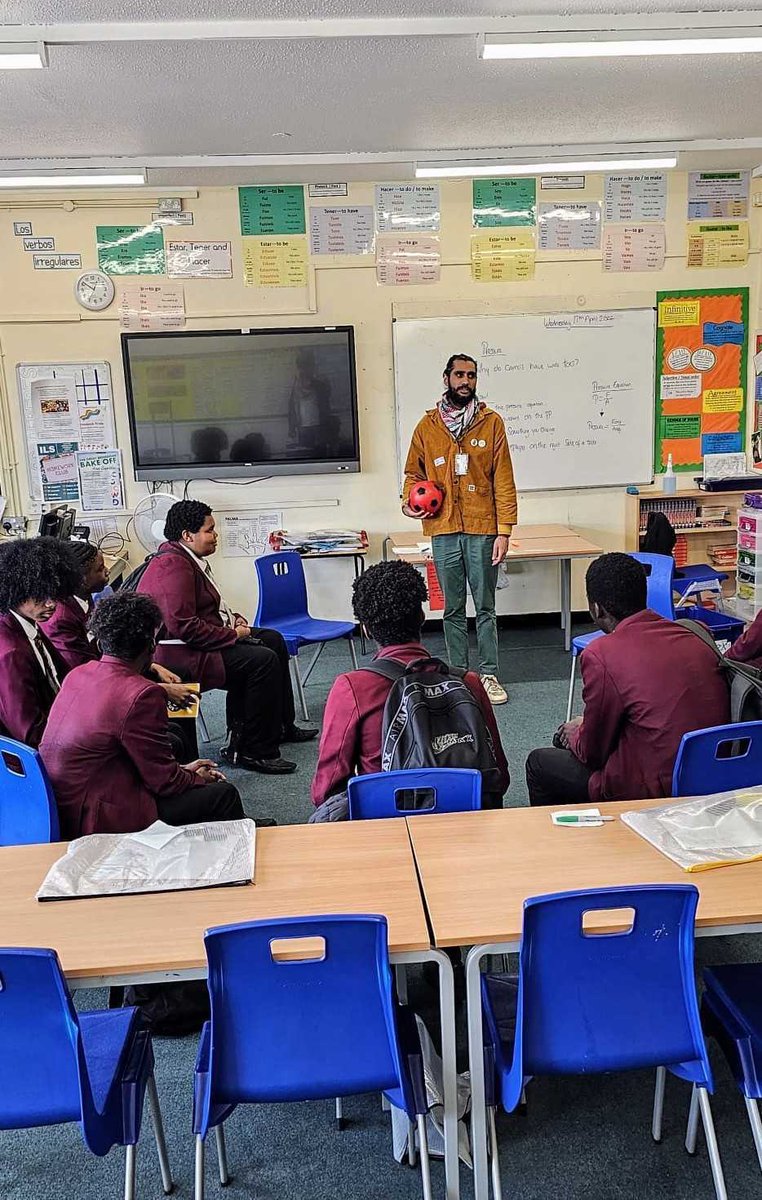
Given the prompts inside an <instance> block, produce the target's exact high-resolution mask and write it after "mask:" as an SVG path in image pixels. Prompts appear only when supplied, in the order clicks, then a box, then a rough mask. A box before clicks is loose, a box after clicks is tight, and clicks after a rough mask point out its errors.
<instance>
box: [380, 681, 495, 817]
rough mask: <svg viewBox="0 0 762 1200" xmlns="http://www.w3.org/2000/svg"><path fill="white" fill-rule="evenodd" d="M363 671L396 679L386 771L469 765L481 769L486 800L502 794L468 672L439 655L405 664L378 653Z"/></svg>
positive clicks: (387, 717)
mask: <svg viewBox="0 0 762 1200" xmlns="http://www.w3.org/2000/svg"><path fill="white" fill-rule="evenodd" d="M360 670H361V671H370V672H372V674H374V675H381V676H383V678H384V679H388V680H390V682H391V684H392V687H391V691H390V692H389V695H388V696H387V699H386V704H385V706H384V717H383V729H382V734H381V770H382V771H412V770H416V769H422V768H426V767H461V768H467V769H470V770H474V771H479V772H480V773H481V777H482V798H483V799H482V803H483V804H484V797H485V796H486V797H489V796H490V795H492V796H499V795H500V792H501V787H500V771H499V768H498V765H497V757H496V755H495V747H494V744H493V741H492V734H491V733H490V731H489V729H488V727H487V722H486V721H485V720H484V714H483V712H482V710H481V708H480V707H479V702H478V700H477V699H476V697H475V696H474V694H473V692H472V691H471V689H470V688H469V687H468V685H467V683H466V682H465V679H464V676H465V671H461V670H460V669H458V668H457V667H450V666H448V665H447V663H444V662H442V660H441V659H440V658H419V659H416V660H415V662H412V663H408V664H407V665H406V664H405V663H401V662H397V661H396V660H395V659H393V658H377V659H375V660H374V661H373V662H371V663H366V664H365V665H364V666H362V667H361V668H360ZM487 803H489V801H487ZM485 807H486V805H485Z"/></svg>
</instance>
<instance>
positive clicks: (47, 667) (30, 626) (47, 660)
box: [11, 609, 61, 691]
mask: <svg viewBox="0 0 762 1200" xmlns="http://www.w3.org/2000/svg"><path fill="white" fill-rule="evenodd" d="M11 614H12V615H13V616H14V617H15V618H16V620H17V621H18V623H19V625H20V626H21V628H22V629H23V630H24V633H25V634H26V636H27V637H28V638H29V641H30V642H31V644H32V650H33V651H34V657H35V658H36V659H37V662H38V663H39V664H40V666H41V667H42V672H43V674H44V675H45V677H46V678H47V679H49V680H50V682H51V683H52V684H53V686H54V688H55V690H56V691H60V688H61V680H60V679H59V678H58V671H57V670H56V668H55V664H54V662H53V659H52V658H51V657H50V655H49V654H48V651H47V647H46V646H45V645H44V643H42V645H41V646H39V645H38V644H37V641H36V638H37V634H38V633H39V632H40V629H39V627H38V625H37V622H36V621H30V620H29V618H28V617H22V615H21V613H17V612H16V611H15V609H11Z"/></svg>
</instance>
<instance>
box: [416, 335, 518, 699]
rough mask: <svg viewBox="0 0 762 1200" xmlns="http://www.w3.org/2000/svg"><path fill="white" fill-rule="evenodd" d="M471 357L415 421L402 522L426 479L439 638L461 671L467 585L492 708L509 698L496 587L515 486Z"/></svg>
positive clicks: (458, 360) (451, 368)
mask: <svg viewBox="0 0 762 1200" xmlns="http://www.w3.org/2000/svg"><path fill="white" fill-rule="evenodd" d="M476 370H477V368H476V359H474V358H472V357H471V355H470V354H453V356H452V357H451V358H450V359H449V360H448V362H447V366H446V367H445V369H444V375H443V379H444V385H445V391H444V394H443V396H442V399H441V400H440V401H439V404H438V405H437V406H436V408H433V409H431V410H430V411H429V412H427V413H426V415H425V416H424V417H422V418H421V420H420V421H419V422H418V424H417V425H416V427H415V431H414V433H413V438H412V441H411V443H410V450H409V451H408V456H407V462H406V463H405V487H404V496H403V500H404V503H403V505H402V511H403V513H404V514H405V516H406V517H414V518H417V517H418V516H419V514H417V513H414V512H413V510H412V509H411V508H410V506H409V504H408V502H407V498H408V496H409V494H410V489H411V487H412V486H413V484H415V483H420V482H421V481H422V480H424V479H430V480H433V481H434V482H436V483H438V484H439V485H440V486H441V487H442V489H443V491H444V503H443V505H442V507H441V509H440V511H439V512H438V513H437V514H436V516H427V518H426V526H425V533H426V534H427V535H428V534H430V535H431V554H432V557H433V559H434V565H435V567H436V572H437V577H438V579H439V582H440V584H441V587H442V591H443V592H444V598H445V609H444V634H445V642H446V644H447V655H448V658H449V660H450V664H451V665H452V666H453V667H460V668H461V669H462V670H467V669H468V626H467V623H466V580H468V586H469V588H470V589H471V595H472V597H473V601H474V607H475V608H476V639H477V644H478V652H479V674H480V675H481V680H482V683H483V684H484V690H485V691H486V693H487V695H488V697H489V699H490V700H491V702H492V703H493V704H505V702H506V700H507V699H508V694H507V692H506V691H505V689H504V688H503V686H502V684H501V683H500V681H499V679H498V662H497V618H496V616H495V584H496V581H497V568H498V566H499V565H500V563H501V562H502V561H503V559H504V558H505V556H506V554H507V553H508V544H509V539H510V536H511V532H512V530H513V526H514V525H515V524H516V485H515V483H514V481H513V466H512V465H511V453H510V450H509V449H508V442H507V440H506V436H505V426H504V425H503V419H502V417H500V416H499V415H498V413H496V412H494V411H493V410H492V409H491V408H487V405H486V404H485V403H484V402H483V401H481V400H479V398H478V396H477V394H476Z"/></svg>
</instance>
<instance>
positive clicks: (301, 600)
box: [254, 550, 309, 629]
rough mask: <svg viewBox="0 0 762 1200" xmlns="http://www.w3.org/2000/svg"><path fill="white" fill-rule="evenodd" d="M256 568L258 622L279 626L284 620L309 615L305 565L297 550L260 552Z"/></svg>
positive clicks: (255, 619)
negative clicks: (273, 552)
mask: <svg viewBox="0 0 762 1200" xmlns="http://www.w3.org/2000/svg"><path fill="white" fill-rule="evenodd" d="M254 570H255V571H256V572H257V583H258V584H259V599H258V601H257V615H256V616H255V618H254V624H255V625H258V626H259V627H260V628H261V627H266V628H271V629H277V628H278V626H279V624H280V623H281V622H282V621H284V620H288V619H290V620H294V619H295V618H296V619H299V618H304V617H308V616H309V609H308V606H307V583H306V581H305V578H304V566H303V565H302V560H301V558H300V557H299V555H298V554H297V553H296V551H295V550H282V551H279V552H278V553H277V554H261V555H260V556H259V557H258V558H255V559H254Z"/></svg>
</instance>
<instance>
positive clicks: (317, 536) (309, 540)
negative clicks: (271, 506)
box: [270, 529, 368, 554]
mask: <svg viewBox="0 0 762 1200" xmlns="http://www.w3.org/2000/svg"><path fill="white" fill-rule="evenodd" d="M270 545H271V547H272V548H273V550H296V552H297V554H336V553H344V554H351V553H352V552H353V551H360V550H367V548H368V535H367V533H366V532H365V530H364V529H313V530H311V531H309V532H307V533H289V532H288V531H287V530H285V529H278V530H276V531H275V533H271V534H270Z"/></svg>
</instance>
